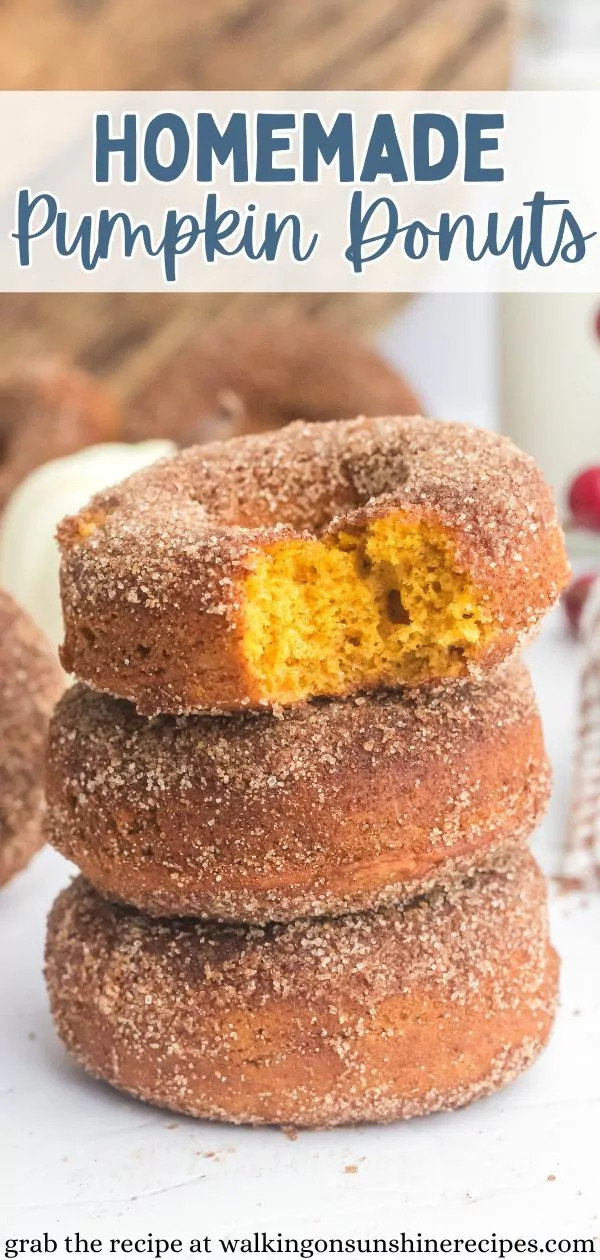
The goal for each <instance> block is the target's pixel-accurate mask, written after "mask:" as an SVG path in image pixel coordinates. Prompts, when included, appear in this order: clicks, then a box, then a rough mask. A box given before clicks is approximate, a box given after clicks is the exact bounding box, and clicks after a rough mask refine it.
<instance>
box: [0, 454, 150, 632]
mask: <svg viewBox="0 0 600 1260" xmlns="http://www.w3.org/2000/svg"><path fill="white" fill-rule="evenodd" d="M174 450H175V447H174V445H173V443H172V442H163V441H153V442H139V443H137V444H135V445H128V444H127V443H125V442H105V443H102V445H101V446H89V447H88V448H87V449H86V450H83V451H78V452H77V454H76V455H69V456H67V457H66V458H64V459H55V460H52V461H51V463H49V464H44V465H43V466H42V467H41V468H37V469H36V470H35V472H33V473H31V475H30V476H29V477H27V479H26V480H25V481H24V482H22V483H21V485H20V486H19V487H18V488H17V490H15V493H14V494H13V495H12V497H11V498H10V500H9V502H8V504H7V506H6V509H5V511H4V513H3V516H2V518H1V520H0V586H3V587H5V589H6V590H7V591H9V592H10V594H11V595H13V596H14V598H15V599H16V600H17V601H18V603H19V604H21V607H22V608H25V609H26V611H27V612H28V613H30V615H31V616H32V617H33V619H34V621H36V622H37V624H38V626H39V627H40V629H41V630H42V631H43V632H44V634H45V635H46V638H47V639H48V640H49V642H50V643H53V644H56V645H57V646H58V644H59V643H61V642H62V635H63V624H62V613H61V607H60V594H59V579H58V575H59V551H58V546H57V543H56V539H55V534H56V528H57V526H58V523H59V521H61V520H62V518H63V516H69V515H70V514H72V513H75V512H78V511H79V510H80V508H82V507H83V506H84V505H85V504H86V503H87V501H88V499H90V498H91V497H92V495H93V494H96V493H97V492H98V491H99V490H105V489H106V488H107V487H108V486H113V485H115V484H116V483H117V482H119V481H123V480H124V478H125V477H128V476H129V475H130V474H131V473H134V472H137V470H138V469H139V468H144V467H145V466H146V465H147V464H153V463H154V462H155V461H156V460H157V459H161V458H162V457H163V456H165V455H171V454H172V453H173V452H174Z"/></svg>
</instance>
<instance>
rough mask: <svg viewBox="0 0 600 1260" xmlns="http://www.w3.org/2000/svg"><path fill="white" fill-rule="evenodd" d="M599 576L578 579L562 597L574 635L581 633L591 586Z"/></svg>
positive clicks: (595, 574) (586, 576) (591, 574)
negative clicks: (581, 624) (583, 614)
mask: <svg viewBox="0 0 600 1260" xmlns="http://www.w3.org/2000/svg"><path fill="white" fill-rule="evenodd" d="M598 576H599V575H598V574H597V573H586V574H584V576H583V577H580V578H576V580H575V581H574V582H572V583H571V585H570V586H569V587H568V588H567V590H566V591H565V593H564V595H563V597H562V599H563V604H564V609H565V612H566V614H567V620H568V622H569V625H570V627H571V630H572V631H573V633H574V634H578V633H579V626H580V623H581V614H582V612H583V609H584V607H585V604H586V601H587V597H588V595H589V593H590V586H591V585H592V583H593V582H595V581H596V579H597V578H598Z"/></svg>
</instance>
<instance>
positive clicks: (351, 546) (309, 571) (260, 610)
mask: <svg viewBox="0 0 600 1260" xmlns="http://www.w3.org/2000/svg"><path fill="white" fill-rule="evenodd" d="M245 595H246V601H245V609H244V615H245V638H244V648H245V653H246V657H247V660H248V662H249V664H250V668H251V670H252V671H253V674H254V678H255V680H256V681H257V682H258V683H259V686H260V688H261V690H262V692H263V694H264V696H265V698H266V699H268V698H270V697H271V696H273V695H278V696H279V697H283V698H284V702H286V703H292V702H294V701H296V700H299V699H304V698H306V697H307V696H311V695H336V694H338V695H339V694H343V693H344V692H346V691H349V690H360V689H361V688H367V687H368V688H372V687H377V686H399V685H402V684H404V683H409V684H416V683H419V682H421V681H424V680H426V679H435V678H452V677H458V676H460V675H461V674H464V673H466V672H467V670H468V668H469V662H470V661H471V660H472V659H473V658H474V657H476V656H477V655H478V654H481V652H482V650H483V649H484V648H485V647H486V646H487V644H488V643H489V640H490V638H491V637H492V636H493V634H494V629H495V626H494V618H493V615H492V612H491V608H490V604H489V599H488V597H487V596H486V594H485V593H484V592H482V591H480V590H479V589H478V588H477V587H476V585H475V584H474V583H473V582H472V581H471V579H470V577H469V575H468V574H466V573H464V572H461V571H460V570H459V568H458V567H457V566H456V563H455V553H454V546H453V542H452V538H451V536H450V535H449V534H448V533H447V531H445V530H443V529H442V528H441V527H438V526H435V525H432V524H430V523H427V522H423V521H413V520H410V519H409V518H407V517H405V516H403V514H401V513H399V512H394V513H391V514H390V515H388V516H386V517H381V518H379V519H377V520H374V521H370V522H369V524H368V525H367V526H365V527H364V528H363V529H362V530H360V531H356V532H353V533H352V534H350V533H338V534H332V535H326V536H324V537H323V538H321V539H294V540H290V541H283V542H281V543H277V544H275V545H274V546H272V547H271V548H269V549H268V550H267V551H265V552H263V553H261V554H260V556H258V557H257V559H256V561H255V565H254V568H253V570H252V573H251V574H250V576H249V577H248V578H247V579H246V585H245Z"/></svg>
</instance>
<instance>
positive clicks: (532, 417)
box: [500, 0, 600, 506]
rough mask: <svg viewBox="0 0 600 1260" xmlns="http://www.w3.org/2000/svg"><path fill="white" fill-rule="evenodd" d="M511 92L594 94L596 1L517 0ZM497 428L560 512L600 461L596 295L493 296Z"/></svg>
mask: <svg viewBox="0 0 600 1260" xmlns="http://www.w3.org/2000/svg"><path fill="white" fill-rule="evenodd" d="M522 9H523V22H522V24H521V39H520V40H519V42H518V44H517V48H516V53H515V62H514V67H513V74H512V78H511V87H512V88H513V89H516V90H526V91H527V90H538V91H544V90H547V91H557V90H569V89H573V90H581V89H584V88H589V89H595V88H600V3H599V2H598V0H526V3H524V4H523V5H522ZM500 341H501V373H500V406H501V423H502V429H503V431H504V432H505V433H508V434H509V436H510V437H512V438H513V439H514V441H515V442H516V443H517V445H518V446H521V447H523V449H524V450H526V451H529V453H530V454H531V455H533V456H534V458H535V459H536V460H537V461H538V463H539V464H540V465H541V467H542V469H543V471H544V473H545V475H546V477H547V479H548V481H549V482H550V484H551V485H552V486H553V488H554V490H555V492H556V495H557V497H558V500H559V504H560V506H563V505H564V502H565V495H566V491H567V490H568V486H569V484H570V482H571V481H572V479H573V477H574V476H576V474H577V473H579V472H581V471H582V470H583V469H584V468H586V467H589V466H590V464H598V463H600V296H594V295H590V294H577V293H573V294H560V293H556V294H554V293H553V294H547V295H546V294H536V293H533V294H527V293H522V294H503V295H502V297H501V298H500Z"/></svg>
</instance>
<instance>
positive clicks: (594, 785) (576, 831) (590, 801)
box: [564, 579, 600, 888]
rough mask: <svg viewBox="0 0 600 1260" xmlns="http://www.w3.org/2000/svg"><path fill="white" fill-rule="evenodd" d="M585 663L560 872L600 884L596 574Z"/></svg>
mask: <svg viewBox="0 0 600 1260" xmlns="http://www.w3.org/2000/svg"><path fill="white" fill-rule="evenodd" d="M581 631H582V638H583V642H584V662H583V672H582V675H581V693H580V696H581V699H580V709H579V729H578V735H577V745H576V751H575V767H574V774H573V795H572V802H571V814H570V820H569V832H568V837H567V851H566V856H565V869H564V875H565V877H566V879H568V880H573V882H574V883H576V884H578V885H580V886H582V887H586V888H592V887H596V888H597V887H599V886H600V579H598V581H596V582H595V583H594V585H593V586H592V587H591V589H590V593H589V597H588V600H587V603H586V607H585V610H584V614H583V618H582V623H581Z"/></svg>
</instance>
